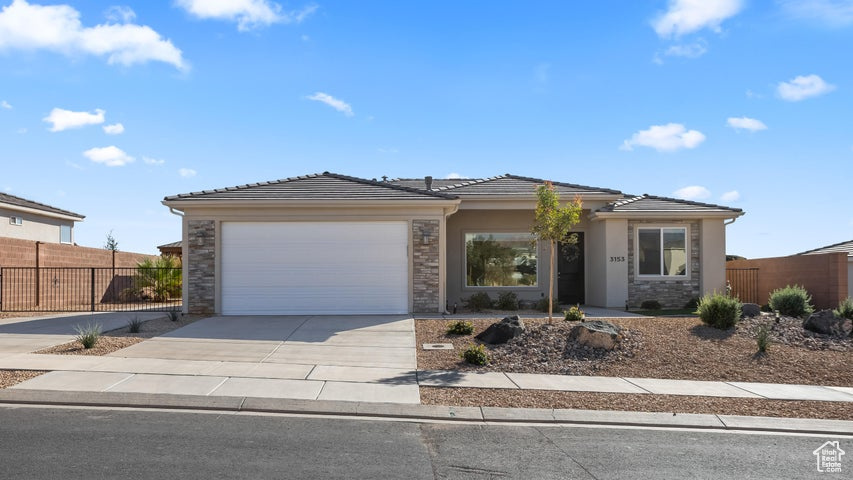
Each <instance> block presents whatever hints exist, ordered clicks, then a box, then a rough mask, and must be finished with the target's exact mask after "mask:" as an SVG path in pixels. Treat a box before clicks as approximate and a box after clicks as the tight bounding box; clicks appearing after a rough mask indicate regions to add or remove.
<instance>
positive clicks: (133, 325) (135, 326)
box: [127, 317, 145, 333]
mask: <svg viewBox="0 0 853 480" xmlns="http://www.w3.org/2000/svg"><path fill="white" fill-rule="evenodd" d="M143 323H145V322H143V321H142V320H140V319H139V317H133V318H131V319H130V321H129V322H127V329H128V330H129V331H130V333H139V331H140V330H142V324H143Z"/></svg>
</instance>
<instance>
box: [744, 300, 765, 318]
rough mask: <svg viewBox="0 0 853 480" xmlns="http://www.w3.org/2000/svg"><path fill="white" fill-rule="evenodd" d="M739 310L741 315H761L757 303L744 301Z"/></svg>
mask: <svg viewBox="0 0 853 480" xmlns="http://www.w3.org/2000/svg"><path fill="white" fill-rule="evenodd" d="M740 311H741V316H742V317H757V316H759V315H761V307H760V306H759V305H758V304H757V303H744V304H743V307H742V308H741V310H740Z"/></svg>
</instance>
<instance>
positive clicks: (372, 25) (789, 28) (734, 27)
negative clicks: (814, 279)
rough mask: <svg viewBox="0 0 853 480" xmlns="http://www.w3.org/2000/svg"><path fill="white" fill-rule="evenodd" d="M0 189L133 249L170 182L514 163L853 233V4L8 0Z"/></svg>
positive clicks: (162, 220) (758, 243) (745, 241)
mask: <svg viewBox="0 0 853 480" xmlns="http://www.w3.org/2000/svg"><path fill="white" fill-rule="evenodd" d="M0 5H2V11H0V145H2V147H0V148H2V152H3V153H2V166H3V169H2V174H1V175H0V190H2V191H5V192H7V193H10V194H13V195H18V196H21V197H24V198H28V199H32V200H36V201H40V202H44V203H48V204H51V205H55V206H58V207H60V208H65V209H68V210H72V211H75V212H78V213H81V214H83V215H86V220H85V221H84V222H82V223H80V224H78V226H77V228H76V241H77V243H79V244H81V245H86V246H94V247H100V246H102V245H103V243H104V238H105V236H106V234H107V232H109V231H111V230H112V231H113V235H114V236H115V237H116V239H117V240H118V241H119V248H120V249H121V250H126V251H138V252H156V245H158V244H162V243H167V242H171V241H174V240H178V239H179V238H180V221H179V219H178V218H177V217H175V216H173V215H171V214H170V213H169V212H168V209H167V208H165V207H163V206H162V205H161V204H160V201H161V200H162V199H163V197H164V196H166V195H172V194H176V193H183V192H189V191H196V190H202V189H209V188H217V187H225V186H232V185H238V184H243V183H251V182H257V181H265V180H273V179H278V178H285V177H289V176H294V175H301V174H306V173H312V172H322V171H326V170H328V171H333V172H339V173H344V174H349V175H355V176H363V177H367V178H374V177H381V176H382V175H388V176H390V177H422V176H424V175H433V176H436V177H445V176H448V175H461V176H471V177H482V176H492V175H498V174H502V173H515V174H520V175H528V176H534V177H545V178H551V179H554V180H561V181H567V182H572V183H580V184H585V185H594V186H600V187H607V188H615V189H619V190H622V191H623V192H626V193H636V194H641V193H649V194H655V195H665V196H679V197H683V198H689V199H694V200H698V201H704V202H710V203H721V204H725V205H730V206H734V207H739V208H742V209H744V210H745V211H746V212H747V214H746V216H744V217H742V218H740V219H738V220H737V222H736V223H734V224H733V225H731V226H729V227H728V248H727V250H728V252H729V253H732V254H739V255H744V256H747V257H750V258H757V257H766V256H775V255H787V254H792V253H797V252H799V251H803V250H807V249H811V248H816V247H820V246H824V245H828V244H831V243H836V242H840V241H845V240H849V239H851V238H853V208H851V187H850V185H851V179H853V122H851V121H850V119H851V112H853V65H851V62H850V58H849V56H850V55H849V52H850V51H851V50H853V1H851V0H813V1H795V0H785V1H783V0H779V1H772V0H767V1H740V0H719V1H716V2H711V1H704V0H671V1H667V0H662V1H624V0H623V1H616V0H602V1H599V2H584V3H581V2H564V1H555V2H537V1H531V2H449V1H448V2H429V3H427V2H400V1H362V2H351V1H337V2H333V1H317V2H315V3H311V2H307V3H303V2H286V3H285V2H279V3H276V2H272V1H269V0H234V1H231V2H228V1H223V0H220V1H213V0H178V1H173V2H142V1H133V2H126V3H112V2H101V1H72V0H65V1H63V0H53V1H52V2H50V3H48V1H47V0H27V1H24V0H16V1H11V0H2V1H0Z"/></svg>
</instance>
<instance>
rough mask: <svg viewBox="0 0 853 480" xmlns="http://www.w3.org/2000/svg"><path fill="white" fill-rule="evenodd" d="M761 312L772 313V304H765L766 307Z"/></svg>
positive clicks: (763, 306)
mask: <svg viewBox="0 0 853 480" xmlns="http://www.w3.org/2000/svg"><path fill="white" fill-rule="evenodd" d="M761 311H762V312H767V313H771V312H773V309H772V308H770V304H769V303H765V304H764V305H762V306H761Z"/></svg>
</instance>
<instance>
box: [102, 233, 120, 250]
mask: <svg viewBox="0 0 853 480" xmlns="http://www.w3.org/2000/svg"><path fill="white" fill-rule="evenodd" d="M104 249H105V250H112V251H113V252H117V251H118V240H116V239H115V237H114V236H113V231H112V230H110V233H108V234H107V241H106V242H104Z"/></svg>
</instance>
